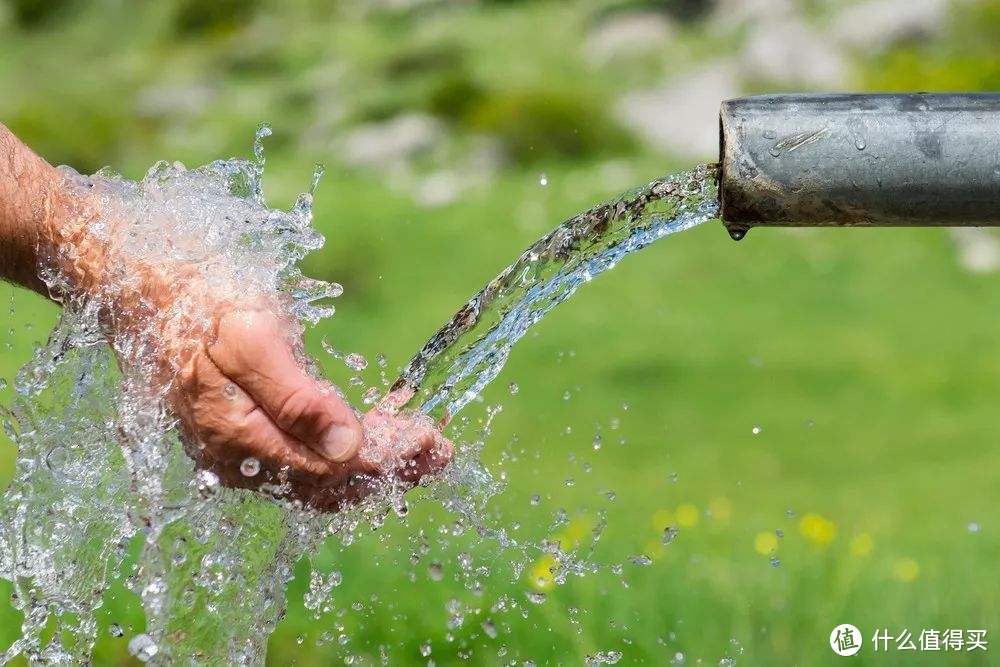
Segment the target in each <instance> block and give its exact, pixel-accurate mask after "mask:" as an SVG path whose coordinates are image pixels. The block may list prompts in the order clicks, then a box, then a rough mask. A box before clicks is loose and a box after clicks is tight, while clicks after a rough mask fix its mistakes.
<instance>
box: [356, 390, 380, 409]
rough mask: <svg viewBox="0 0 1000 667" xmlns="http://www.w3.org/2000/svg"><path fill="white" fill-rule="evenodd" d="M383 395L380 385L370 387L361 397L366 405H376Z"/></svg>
mask: <svg viewBox="0 0 1000 667" xmlns="http://www.w3.org/2000/svg"><path fill="white" fill-rule="evenodd" d="M381 396H382V392H381V391H379V388H378V387H369V388H368V391H366V392H365V395H364V396H362V397H361V402H362V403H364V404H365V405H374V404H375V403H377V402H378V399H379V398H380V397H381Z"/></svg>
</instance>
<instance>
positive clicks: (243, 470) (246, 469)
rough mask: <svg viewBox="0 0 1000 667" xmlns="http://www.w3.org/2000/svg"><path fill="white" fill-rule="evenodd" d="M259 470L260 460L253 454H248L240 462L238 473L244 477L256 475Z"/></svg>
mask: <svg viewBox="0 0 1000 667" xmlns="http://www.w3.org/2000/svg"><path fill="white" fill-rule="evenodd" d="M259 472H260V461H259V460H258V459H256V458H254V457H253V456H248V457H247V458H245V459H243V462H242V463H240V474H242V475H243V476H244V477H256V476H257V473H259Z"/></svg>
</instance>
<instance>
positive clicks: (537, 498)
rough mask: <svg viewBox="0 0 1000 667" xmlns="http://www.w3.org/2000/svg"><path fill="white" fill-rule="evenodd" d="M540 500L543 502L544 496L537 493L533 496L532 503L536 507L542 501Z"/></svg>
mask: <svg viewBox="0 0 1000 667" xmlns="http://www.w3.org/2000/svg"><path fill="white" fill-rule="evenodd" d="M540 502H542V497H541V496H540V495H538V494H537V493H536V494H535V495H533V496H531V505H532V506H535V507H536V506H538V503H540Z"/></svg>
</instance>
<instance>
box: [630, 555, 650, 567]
mask: <svg viewBox="0 0 1000 667" xmlns="http://www.w3.org/2000/svg"><path fill="white" fill-rule="evenodd" d="M629 560H630V561H632V564H633V565H638V566H640V567H646V566H647V565H652V564H653V559H652V558H650V557H649V556H646V555H645V554H639V555H637V556H632V557H631V558H629Z"/></svg>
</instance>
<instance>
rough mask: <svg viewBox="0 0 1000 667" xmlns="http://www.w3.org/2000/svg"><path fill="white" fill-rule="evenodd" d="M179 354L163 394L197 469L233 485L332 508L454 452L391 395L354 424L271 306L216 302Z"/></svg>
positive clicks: (409, 481) (414, 477)
mask: <svg viewBox="0 0 1000 667" xmlns="http://www.w3.org/2000/svg"><path fill="white" fill-rule="evenodd" d="M212 320H213V321H214V330H212V331H209V332H208V334H207V335H206V336H205V338H204V340H203V341H201V342H196V343H195V344H194V345H193V346H192V347H191V348H190V349H188V351H187V353H186V354H184V355H183V357H184V361H183V365H182V366H181V367H180V368H179V370H178V372H177V376H176V380H175V382H174V383H173V385H172V389H171V391H170V393H169V395H168V400H169V401H170V403H171V405H172V407H173V409H174V411H175V413H176V414H177V416H178V417H179V419H180V421H181V424H182V425H183V430H184V433H185V434H186V436H187V440H188V441H189V443H191V444H192V445H193V446H191V447H189V451H190V453H191V454H192V456H193V457H194V458H195V460H196V461H197V463H198V465H199V466H201V467H204V468H207V469H210V470H212V471H213V472H215V473H216V474H218V475H219V477H220V479H221V480H222V482H223V483H224V484H226V485H229V486H235V487H243V488H254V489H262V490H266V491H268V492H270V493H272V494H274V495H278V496H282V497H288V498H291V499H296V500H300V501H302V502H303V503H304V504H306V505H308V506H310V507H314V508H317V509H323V510H338V509H341V508H342V507H343V506H345V505H346V504H350V503H352V502H355V501H357V500H359V499H360V498H361V497H363V496H364V495H366V494H368V493H370V492H371V491H372V490H373V489H374V488H376V487H377V485H378V482H379V481H380V480H384V479H386V478H389V479H392V480H393V481H394V482H395V483H399V484H402V485H404V486H411V485H414V484H416V483H417V482H418V481H419V480H420V478H421V477H422V476H424V475H427V474H430V473H433V472H436V471H439V470H440V469H441V468H443V467H444V466H445V465H446V464H447V462H448V461H449V460H450V458H451V454H452V446H451V443H449V442H448V441H447V440H446V439H445V438H444V437H443V436H442V435H441V433H440V432H439V431H438V430H437V429H435V428H434V426H433V424H432V422H431V420H430V419H429V418H426V417H409V416H405V415H401V414H398V413H397V412H396V406H398V405H399V404H400V403H401V402H402V400H405V399H403V398H402V397H400V396H398V395H397V396H389V397H387V398H386V399H385V400H383V401H382V402H381V403H379V405H378V406H376V407H375V408H374V409H373V410H371V411H370V412H368V413H367V414H366V415H364V416H363V417H362V418H361V419H359V418H358V417H357V416H356V415H355V413H354V411H353V409H352V408H351V407H350V406H349V405H348V404H347V403H346V402H345V401H344V399H343V398H342V397H341V396H340V395H339V394H338V392H337V390H336V389H335V388H334V387H333V386H332V385H330V384H329V383H326V382H324V381H321V380H318V379H316V378H315V377H313V375H311V374H310V373H309V372H307V370H306V369H305V368H304V366H303V364H302V363H301V362H300V360H299V359H298V358H297V357H296V353H295V350H296V348H297V345H296V341H295V340H294V337H293V334H291V333H290V331H291V327H289V326H288V325H287V323H286V322H285V321H284V320H283V319H282V318H281V317H280V316H277V315H275V314H274V313H273V312H272V311H271V310H269V309H267V308H255V307H252V306H250V307H248V306H235V305H231V306H225V305H224V306H222V307H221V310H220V312H218V313H216V314H214V315H213V317H212Z"/></svg>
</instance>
